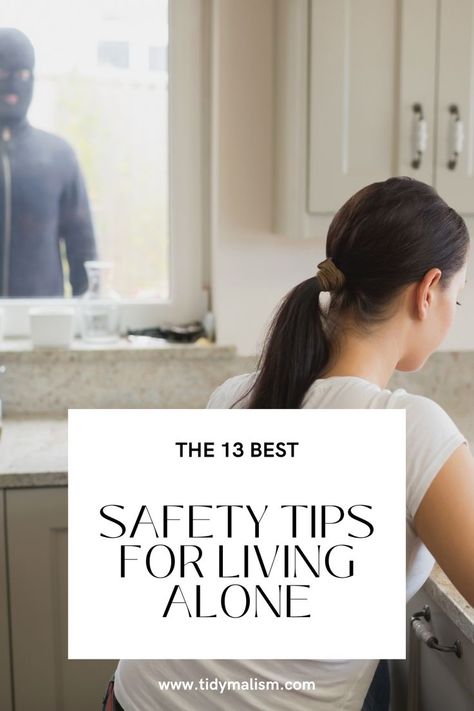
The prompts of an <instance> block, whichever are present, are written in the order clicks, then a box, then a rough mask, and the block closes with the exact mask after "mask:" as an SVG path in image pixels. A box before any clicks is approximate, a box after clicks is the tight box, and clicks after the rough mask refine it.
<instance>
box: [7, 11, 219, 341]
mask: <svg viewBox="0 0 474 711" xmlns="http://www.w3.org/2000/svg"><path fill="white" fill-rule="evenodd" d="M209 27H210V5H209V0H180V1H179V2H173V0H169V49H168V61H169V104H168V175H169V200H168V210H169V213H168V233H169V249H168V260H169V261H168V263H169V283H170V293H169V298H168V299H166V300H163V299H131V298H128V299H127V298H124V299H122V319H121V330H122V333H125V332H126V330H127V328H146V327H152V326H157V325H159V324H163V323H186V322H191V321H194V320H200V319H202V318H203V316H204V314H205V312H206V310H207V308H208V301H209V288H210V285H209V283H208V281H209V271H210V265H209V214H210V211H209V206H208V204H209V199H210V194H211V190H210V180H209V176H210V157H209V151H208V147H209V145H210V138H209V136H208V133H207V132H208V131H209V125H210V122H209V116H210V113H211V106H210V103H211V102H210V91H209V57H210V32H209ZM79 303H80V297H79V298H78V297H70V298H60V297H58V298H18V299H15V298H14V299H0V308H3V309H4V310H5V316H6V318H5V336H6V337H25V336H29V335H30V326H29V314H28V310H29V308H31V307H33V306H35V307H37V306H44V307H54V308H56V307H60V306H69V307H70V306H73V307H75V318H76V334H79V331H80V328H79V326H80V316H79V308H78V305H79Z"/></svg>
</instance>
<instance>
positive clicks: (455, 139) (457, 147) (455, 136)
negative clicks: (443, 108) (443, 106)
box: [448, 104, 464, 170]
mask: <svg viewBox="0 0 474 711" xmlns="http://www.w3.org/2000/svg"><path fill="white" fill-rule="evenodd" d="M449 113H450V114H451V116H452V117H453V120H452V122H451V128H450V142H451V158H450V159H449V160H448V168H449V170H454V169H455V167H456V166H457V164H458V158H459V156H460V155H461V153H462V149H463V146H464V124H463V122H462V121H461V115H460V113H459V108H458V106H457V105H456V104H451V106H450V107H449Z"/></svg>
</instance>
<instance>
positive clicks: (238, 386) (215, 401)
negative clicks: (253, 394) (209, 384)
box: [207, 371, 257, 410]
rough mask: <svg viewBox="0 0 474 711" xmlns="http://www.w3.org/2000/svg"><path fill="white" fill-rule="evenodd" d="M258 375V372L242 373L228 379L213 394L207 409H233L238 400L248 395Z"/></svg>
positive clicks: (240, 405)
mask: <svg viewBox="0 0 474 711" xmlns="http://www.w3.org/2000/svg"><path fill="white" fill-rule="evenodd" d="M256 375H257V371H253V372H252V373H241V374H239V375H234V376H232V377H231V378H227V380H225V381H224V382H223V383H222V385H219V387H217V388H216V389H215V390H214V392H213V393H212V394H211V396H210V398H209V402H208V403H207V407H208V408H217V409H222V410H223V409H227V408H229V407H232V405H233V404H234V403H235V402H236V400H238V399H239V398H240V397H242V396H243V395H245V394H246V392H247V391H248V390H249V388H250V387H251V386H252V384H253V381H254V379H255V377H256ZM242 406H243V404H242V403H239V405H238V406H237V407H242Z"/></svg>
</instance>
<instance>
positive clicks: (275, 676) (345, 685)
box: [115, 373, 466, 711]
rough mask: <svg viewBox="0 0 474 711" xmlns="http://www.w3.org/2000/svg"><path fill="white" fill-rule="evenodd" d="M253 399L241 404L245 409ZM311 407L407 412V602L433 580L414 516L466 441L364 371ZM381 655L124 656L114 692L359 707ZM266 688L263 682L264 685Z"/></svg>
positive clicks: (137, 701) (212, 707)
mask: <svg viewBox="0 0 474 711" xmlns="http://www.w3.org/2000/svg"><path fill="white" fill-rule="evenodd" d="M255 376H256V373H246V374H244V375H238V376H235V377H233V378H229V379H228V380H226V381H225V383H223V384H222V385H221V386H220V387H218V388H217V390H215V391H214V392H213V394H212V395H211V398H210V400H209V403H208V407H212V408H222V409H227V408H229V407H231V405H232V404H233V403H234V402H235V401H236V400H237V399H238V398H239V397H240V396H241V395H243V394H244V393H246V391H247V390H248V388H249V387H250V385H251V384H252V383H253V381H254V379H255ZM247 400H248V398H244V399H243V400H242V401H240V402H239V403H238V405H237V406H238V407H245V406H246V403H247ZM302 407H305V408H328V409H334V408H336V409H353V408H377V409H378V408H387V407H391V408H402V409H403V408H405V409H406V490H407V498H406V548H407V551H406V552H407V555H406V594H407V601H408V600H409V599H410V598H411V597H413V595H414V594H415V593H416V592H417V591H418V590H419V589H420V587H421V586H422V585H423V583H424V582H425V580H426V579H427V578H428V576H429V574H430V572H431V569H432V567H433V563H434V559H433V557H432V555H431V554H430V552H429V551H428V549H427V548H426V547H425V546H424V545H423V543H422V542H421V540H420V539H419V538H418V537H417V535H416V532H415V529H414V525H413V517H414V515H415V513H416V510H417V508H418V506H419V504H420V502H421V500H422V499H423V496H424V495H425V492H426V491H427V489H428V487H429V486H430V484H431V482H432V481H433V479H434V477H435V476H436V474H437V473H438V471H439V470H440V469H441V467H442V466H443V464H444V463H445V461H446V460H447V459H448V458H449V456H450V455H451V454H452V453H453V452H454V450H455V449H456V448H457V447H459V445H461V444H462V443H463V442H466V438H465V437H464V436H463V435H462V434H461V432H460V431H459V430H458V428H457V427H456V425H455V424H454V422H453V421H452V419H451V418H450V417H449V415H448V414H447V413H446V412H445V411H444V410H443V409H442V408H441V407H440V406H439V405H438V404H437V403H435V402H434V401H433V400H430V399H429V398H427V397H424V396H422V395H412V394H410V393H407V392H406V390H404V389H403V388H399V389H397V390H394V391H391V390H387V389H383V390H382V389H381V388H379V387H378V386H377V385H375V384H374V383H370V382H369V381H368V380H365V379H364V378H360V377H357V376H346V375H343V376H332V377H329V378H323V379H318V380H315V382H314V383H313V384H312V385H311V387H310V388H309V389H308V391H307V393H306V395H305V398H304V400H303V403H302ZM378 661H379V660H378V659H373V660H370V659H369V660H367V659H361V660H350V659H347V660H346V659H337V660H294V659H288V660H268V659H261V660H258V659H256V660H222V659H221V660H206V659H203V660H194V659H193V660H157V661H154V660H143V661H140V660H121V661H120V662H119V665H118V667H117V672H116V681H115V693H116V696H117V699H118V701H119V703H120V704H121V705H122V706H123V708H124V709H125V711H159V710H161V709H163V710H166V711H207V709H209V711H250V710H251V709H252V710H253V711H280V710H281V711H283V710H284V709H285V710H290V709H291V711H360V709H361V708H362V704H363V701H364V698H365V695H366V693H367V690H368V688H369V686H370V682H371V681H372V677H373V675H374V672H375V668H376V666H377V663H378ZM206 678H207V679H209V680H214V679H217V680H219V681H221V682H225V681H244V682H248V684H249V685H250V686H251V685H252V682H251V681H250V680H254V681H253V684H254V687H255V685H256V684H257V683H258V682H261V681H277V682H280V683H281V685H282V686H283V685H284V684H285V682H288V681H290V682H301V681H307V680H314V681H315V687H316V688H315V690H312V691H296V690H291V691H288V690H283V691H282V690H274V689H265V690H258V689H257V690H255V691H246V690H235V691H234V690H232V691H229V690H227V691H225V692H224V693H219V692H218V691H211V690H208V691H205V690H204V691H201V690H199V689H194V690H192V691H183V690H180V691H177V690H174V691H171V690H168V691H159V690H158V685H157V683H158V682H161V681H188V682H191V681H192V682H194V683H195V684H196V685H198V684H199V680H200V679H206ZM260 689H261V687H260Z"/></svg>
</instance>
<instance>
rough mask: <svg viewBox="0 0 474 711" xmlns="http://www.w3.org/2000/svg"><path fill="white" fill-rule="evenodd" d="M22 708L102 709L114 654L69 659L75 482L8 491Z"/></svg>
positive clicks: (16, 674)
mask: <svg viewBox="0 0 474 711" xmlns="http://www.w3.org/2000/svg"><path fill="white" fill-rule="evenodd" d="M7 520H8V528H7V530H8V553H9V573H10V575H9V578H10V600H11V626H12V637H13V640H12V641H13V644H12V647H13V660H12V664H13V684H14V691H15V711H30V709H48V711H84V709H98V708H100V702H101V699H102V696H103V692H104V689H105V687H106V685H107V681H108V678H109V676H110V674H111V673H112V671H113V670H114V668H115V666H116V662H111V661H94V660H90V661H77V660H71V661H69V660H68V659H67V489H65V488H44V489H39V488H38V489H16V490H10V491H8V492H7Z"/></svg>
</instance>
